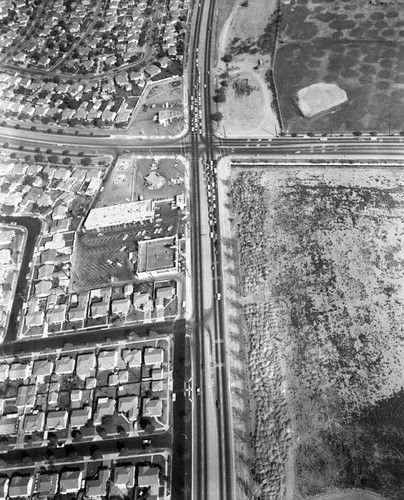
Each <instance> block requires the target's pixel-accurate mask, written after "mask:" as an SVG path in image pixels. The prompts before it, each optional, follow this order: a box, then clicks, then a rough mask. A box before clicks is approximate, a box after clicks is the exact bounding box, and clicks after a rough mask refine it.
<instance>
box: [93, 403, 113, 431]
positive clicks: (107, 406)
mask: <svg viewBox="0 0 404 500" xmlns="http://www.w3.org/2000/svg"><path fill="white" fill-rule="evenodd" d="M114 413H115V399H113V398H98V401H97V411H96V414H95V417H94V425H100V424H101V420H102V417H103V416H104V415H113V414H114Z"/></svg>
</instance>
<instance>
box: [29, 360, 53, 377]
mask: <svg viewBox="0 0 404 500" xmlns="http://www.w3.org/2000/svg"><path fill="white" fill-rule="evenodd" d="M52 371H53V361H49V360H48V359H37V360H36V361H35V362H34V367H33V368H32V375H33V376H34V377H40V376H45V375H50V374H51V373H52Z"/></svg>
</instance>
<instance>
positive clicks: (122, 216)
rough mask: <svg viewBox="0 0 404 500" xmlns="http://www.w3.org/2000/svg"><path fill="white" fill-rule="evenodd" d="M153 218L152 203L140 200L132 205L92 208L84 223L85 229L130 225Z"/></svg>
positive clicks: (151, 201)
mask: <svg viewBox="0 0 404 500" xmlns="http://www.w3.org/2000/svg"><path fill="white" fill-rule="evenodd" d="M153 217H154V201H153V200H141V201H134V202H132V203H124V204H120V205H112V206H109V207H100V208H93V209H92V210H91V211H90V213H89V214H88V217H87V220H86V221H85V223H84V226H85V228H86V229H88V230H91V229H99V228H103V227H111V226H117V225H120V224H131V223H133V222H139V221H143V220H149V219H152V218H153Z"/></svg>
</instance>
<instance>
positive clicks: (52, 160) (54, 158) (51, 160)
mask: <svg viewBox="0 0 404 500" xmlns="http://www.w3.org/2000/svg"><path fill="white" fill-rule="evenodd" d="M48 161H49V163H59V157H58V156H57V155H50V156H48Z"/></svg>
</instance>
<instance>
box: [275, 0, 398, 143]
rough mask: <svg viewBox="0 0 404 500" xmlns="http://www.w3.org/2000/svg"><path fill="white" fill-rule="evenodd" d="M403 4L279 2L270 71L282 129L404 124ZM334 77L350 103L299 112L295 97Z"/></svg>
mask: <svg viewBox="0 0 404 500" xmlns="http://www.w3.org/2000/svg"><path fill="white" fill-rule="evenodd" d="M403 49H404V4H403V3H402V2H398V1H392V2H389V3H388V4H387V2H386V4H383V5H371V4H370V2H369V1H367V0H366V1H365V0H358V1H356V2H354V3H353V2H341V1H338V0H307V1H306V0H304V1H303V0H291V3H290V4H289V5H284V6H283V13H282V19H281V30H280V42H279V44H278V50H277V58H276V66H275V78H276V81H277V87H278V98H279V101H280V107H281V111H282V117H283V122H284V129H285V130H286V131H287V132H317V133H318V132H329V133H331V132H333V133H335V132H352V131H357V130H358V131H377V132H381V133H388V132H389V131H390V132H394V131H401V130H402V129H403V125H402V113H403V111H404V74H403V72H404V56H403V53H404V51H403ZM321 81H322V82H327V83H336V84H337V85H338V86H339V87H341V88H342V89H344V90H345V91H346V92H347V94H348V99H349V100H348V102H347V103H346V104H344V105H343V106H342V107H341V109H340V110H337V111H336V112H335V113H332V114H328V115H325V116H322V117H315V118H310V119H307V118H303V116H301V114H300V113H299V110H298V109H297V107H295V105H294V104H293V102H292V99H293V96H294V95H295V94H296V92H297V91H298V90H299V89H301V88H302V87H305V86H307V85H310V84H313V83H317V82H321Z"/></svg>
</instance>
